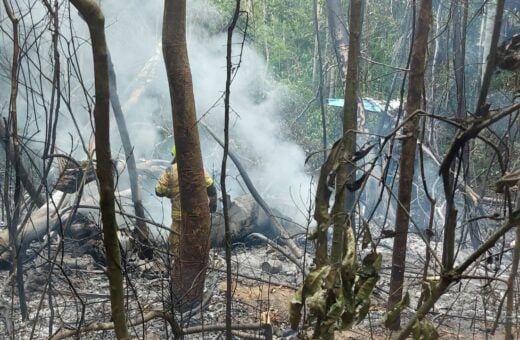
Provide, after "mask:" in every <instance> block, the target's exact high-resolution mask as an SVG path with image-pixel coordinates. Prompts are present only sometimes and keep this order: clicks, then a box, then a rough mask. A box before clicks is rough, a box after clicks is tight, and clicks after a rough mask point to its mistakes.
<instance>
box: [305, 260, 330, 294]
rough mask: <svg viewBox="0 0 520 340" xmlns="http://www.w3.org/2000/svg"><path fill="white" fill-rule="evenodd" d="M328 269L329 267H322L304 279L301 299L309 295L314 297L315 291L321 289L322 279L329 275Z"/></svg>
mask: <svg viewBox="0 0 520 340" xmlns="http://www.w3.org/2000/svg"><path fill="white" fill-rule="evenodd" d="M330 269H331V267H330V266H323V267H321V268H318V269H316V270H314V271H312V272H310V273H309V275H307V277H306V278H305V282H304V283H303V289H302V296H303V298H306V297H307V296H310V295H314V293H316V291H318V290H319V289H321V285H322V283H323V278H324V277H325V276H327V275H328V274H329V273H330Z"/></svg>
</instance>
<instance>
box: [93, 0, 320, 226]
mask: <svg viewBox="0 0 520 340" xmlns="http://www.w3.org/2000/svg"><path fill="white" fill-rule="evenodd" d="M103 6H104V10H105V15H106V22H107V38H108V43H109V47H110V51H111V54H112V57H113V60H114V64H115V67H116V72H117V75H118V83H119V89H120V91H119V92H120V94H121V95H122V97H123V98H125V97H124V96H128V95H129V94H130V93H131V92H132V91H133V89H135V87H139V86H141V85H142V84H139V83H137V81H136V79H137V78H138V77H137V75H138V74H139V72H140V71H141V70H142V68H143V66H144V65H146V63H148V65H150V64H153V63H156V65H155V69H154V70H153V72H151V73H153V75H154V76H153V80H151V82H150V84H149V85H148V87H147V91H146V97H145V98H144V99H141V100H140V102H139V103H137V104H136V105H134V106H133V107H130V108H129V110H128V112H127V114H128V117H129V127H130V128H131V131H132V137H133V142H134V143H135V148H136V153H137V156H138V157H139V156H148V157H149V155H152V154H153V155H157V157H158V158H164V159H168V158H169V157H170V155H169V149H170V145H169V144H168V145H162V146H161V145H160V143H161V142H163V141H164V140H163V139H162V138H163V137H162V136H160V135H158V134H157V130H156V129H154V128H153V127H152V123H151V122H154V124H156V125H157V124H161V123H163V124H164V123H166V124H167V126H165V128H166V129H168V130H171V119H170V118H169V117H170V115H171V113H170V103H169V93H168V88H167V80H166V76H165V72H164V64H163V60H162V55H161V49H160V45H159V44H160V39H161V20H162V8H163V7H162V6H163V3H162V2H161V1H153V2H150V3H147V4H146V5H142V2H139V5H134V6H125V7H126V8H124V9H122V8H121V6H118V4H117V3H114V2H110V3H108V2H107V3H103ZM188 16H189V19H188V21H189V22H188V48H189V57H190V65H191V70H192V76H193V83H194V94H195V101H196V105H197V112H198V115H199V117H201V119H202V121H203V122H204V123H206V124H207V125H209V126H210V127H211V128H212V129H213V130H214V131H216V132H217V133H218V134H220V135H222V130H223V114H224V107H223V100H222V93H223V92H224V88H225V79H226V73H225V72H226V68H225V62H226V59H225V58H226V35H225V29H226V23H227V22H228V18H225V17H223V16H222V15H220V14H219V13H218V12H217V11H216V9H214V8H212V7H211V6H209V5H208V3H207V2H205V1H189V8H188ZM208 28H213V29H216V28H220V29H221V32H220V33H219V32H216V31H210V30H209V29H208ZM240 39H241V37H240V35H239V34H237V39H236V43H237V44H235V48H234V55H235V56H238V54H239V49H240V45H239V44H238V42H240ZM151 59H152V62H150V60H151ZM234 61H235V62H238V57H235V60H234ZM284 95H290V94H289V92H288V91H286V90H285V89H284V88H283V87H282V86H280V85H279V84H276V83H275V82H273V81H272V80H270V79H269V73H268V72H267V70H266V65H265V62H264V60H263V58H262V57H261V56H260V55H259V54H258V53H256V52H255V51H254V50H253V49H252V48H250V47H249V46H246V47H245V48H244V53H243V56H242V65H241V67H240V69H239V71H238V75H237V76H236V78H235V80H234V82H233V84H232V89H231V107H232V111H233V113H232V116H231V121H232V127H231V129H232V131H231V135H232V137H231V138H232V145H231V150H232V151H234V152H235V153H237V155H239V156H240V159H241V161H242V162H243V165H244V166H245V167H246V168H247V169H248V171H249V175H250V176H251V178H252V180H253V182H254V183H255V185H256V186H257V189H258V190H259V191H260V192H261V193H262V194H263V195H264V196H265V198H266V199H267V200H268V201H269V202H270V203H271V204H273V205H274V206H277V207H281V205H280V204H279V203H280V201H281V200H282V201H285V203H287V204H290V205H292V201H291V193H292V195H293V196H294V197H295V199H296V200H298V201H300V200H301V197H302V195H304V196H305V195H308V187H309V185H310V178H309V177H308V176H307V175H306V174H305V171H304V160H305V155H304V152H303V151H302V150H301V149H300V148H299V147H298V146H297V145H296V144H295V143H293V142H290V141H287V140H285V139H284V137H283V131H281V117H279V116H278V113H279V102H280V100H283V96H284ZM162 117H166V118H167V119H166V121H163V120H162ZM199 130H200V132H201V138H202V147H203V153H204V162H205V166H206V168H207V169H208V171H210V173H212V174H213V175H214V177H215V178H216V179H217V180H218V179H219V176H220V174H219V173H220V166H221V159H222V150H221V147H220V146H218V145H217V144H216V143H215V142H214V141H213V140H212V139H211V137H208V135H207V134H206V133H204V131H202V129H199ZM113 140H114V147H116V148H117V144H118V143H117V141H116V140H118V137H117V134H114V138H113ZM167 143H168V141H167ZM161 151H162V152H163V153H162V154H161V153H160V152H161ZM228 164H230V165H229V166H228V171H229V175H230V176H229V177H228V178H229V179H228V185H229V186H230V187H231V192H230V194H231V195H232V197H233V196H236V195H238V194H242V193H243V190H242V189H241V187H240V185H239V184H238V183H237V181H236V180H235V179H234V178H236V177H237V176H236V175H237V171H236V170H235V168H234V166H233V164H232V163H231V161H229V162H228ZM244 188H245V187H244ZM303 199H304V200H306V201H307V200H308V198H307V197H304V198H303ZM285 209H287V207H285ZM285 209H284V210H285ZM285 212H286V213H288V214H290V215H291V216H292V217H293V218H298V216H297V214H294V211H287V210H285Z"/></svg>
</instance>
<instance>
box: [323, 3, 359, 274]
mask: <svg viewBox="0 0 520 340" xmlns="http://www.w3.org/2000/svg"><path fill="white" fill-rule="evenodd" d="M362 9H363V1H362V0H352V1H351V3H350V18H349V19H350V20H349V30H350V46H349V50H348V62H347V74H346V82H345V83H346V85H345V101H344V105H343V140H342V143H344V145H345V151H346V159H345V160H344V161H345V163H343V164H341V165H340V168H339V171H338V175H337V179H336V192H337V194H336V198H337V199H338V198H339V200H338V201H339V204H335V205H334V206H335V207H337V208H338V209H337V211H333V218H334V231H333V237H332V250H331V255H330V257H331V261H330V262H331V263H332V264H339V263H341V260H342V259H343V256H344V253H345V245H346V244H348V243H347V242H346V241H347V240H345V237H346V235H347V233H346V232H345V228H354V201H355V192H351V191H349V190H347V189H346V185H347V183H354V182H355V180H356V166H355V164H354V163H352V162H351V159H352V156H353V155H354V153H355V152H356V130H357V108H358V87H359V86H358V80H359V55H360V50H361V39H360V38H361V26H362V16H363V14H362Z"/></svg>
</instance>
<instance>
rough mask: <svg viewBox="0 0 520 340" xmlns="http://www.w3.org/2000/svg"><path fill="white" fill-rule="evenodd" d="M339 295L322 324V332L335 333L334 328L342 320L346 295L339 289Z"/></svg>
mask: <svg viewBox="0 0 520 340" xmlns="http://www.w3.org/2000/svg"><path fill="white" fill-rule="evenodd" d="M338 293H339V295H338V296H336V300H335V302H334V303H333V304H332V305H331V306H330V307H329V310H328V311H327V315H326V317H325V319H324V320H323V321H322V323H321V325H320V334H334V330H336V329H337V328H338V321H341V316H342V315H343V312H344V310H345V297H344V296H343V294H342V293H341V289H339V290H338Z"/></svg>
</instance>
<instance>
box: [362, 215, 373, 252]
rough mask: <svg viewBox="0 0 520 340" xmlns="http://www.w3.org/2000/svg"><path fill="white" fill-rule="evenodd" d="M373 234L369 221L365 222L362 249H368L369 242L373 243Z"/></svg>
mask: <svg viewBox="0 0 520 340" xmlns="http://www.w3.org/2000/svg"><path fill="white" fill-rule="evenodd" d="M373 243H374V242H373V241H372V234H371V233H370V229H369V228H368V223H367V222H366V221H365V222H363V240H362V242H361V249H366V248H367V247H368V245H369V244H373Z"/></svg>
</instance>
